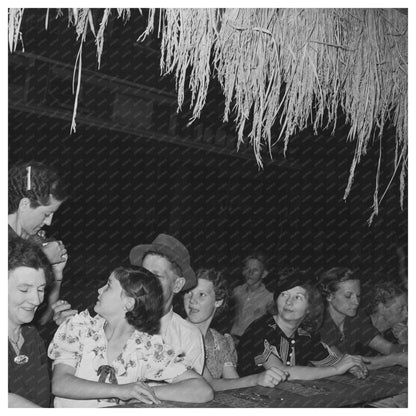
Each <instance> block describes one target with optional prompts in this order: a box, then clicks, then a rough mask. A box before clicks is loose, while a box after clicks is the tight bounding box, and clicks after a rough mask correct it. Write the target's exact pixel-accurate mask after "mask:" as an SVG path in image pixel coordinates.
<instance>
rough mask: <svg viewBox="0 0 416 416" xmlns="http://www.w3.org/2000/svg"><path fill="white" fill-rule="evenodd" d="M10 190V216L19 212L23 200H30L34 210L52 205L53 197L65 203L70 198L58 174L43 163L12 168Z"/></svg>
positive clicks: (10, 171)
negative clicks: (41, 206)
mask: <svg viewBox="0 0 416 416" xmlns="http://www.w3.org/2000/svg"><path fill="white" fill-rule="evenodd" d="M29 167H30V174H29V171H28V168H29ZM28 183H30V186H28ZM8 188H9V189H8V190H9V207H8V209H9V214H13V213H14V212H16V211H17V209H18V208H19V203H20V200H21V199H23V198H28V199H29V200H30V206H31V207H32V208H37V207H39V206H40V205H50V203H51V195H52V196H53V197H54V198H55V199H56V200H57V201H64V200H65V199H66V198H67V196H68V195H67V190H66V187H65V185H64V184H63V182H62V180H61V179H60V178H59V176H58V174H57V172H56V171H55V170H54V169H52V168H49V167H47V166H46V165H44V164H43V163H40V162H35V161H31V162H27V163H19V164H16V165H14V166H12V167H11V168H10V169H9V185H8ZM28 188H30V189H28Z"/></svg>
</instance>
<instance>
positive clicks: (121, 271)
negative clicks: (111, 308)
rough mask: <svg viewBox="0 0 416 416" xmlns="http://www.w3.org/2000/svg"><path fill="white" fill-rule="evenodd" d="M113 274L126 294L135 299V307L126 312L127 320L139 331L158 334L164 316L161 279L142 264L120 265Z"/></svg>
mask: <svg viewBox="0 0 416 416" xmlns="http://www.w3.org/2000/svg"><path fill="white" fill-rule="evenodd" d="M113 275H114V277H115V278H116V279H117V280H118V281H119V282H120V285H121V287H122V288H123V290H124V292H125V294H126V295H127V296H130V297H132V298H133V299H134V307H133V309H132V310H131V311H128V312H126V319H127V322H128V323H129V324H130V325H132V326H133V327H134V328H135V329H137V330H138V331H141V332H146V333H148V334H150V335H155V334H158V333H159V332H160V318H161V317H162V316H163V292H162V286H161V285H160V282H159V279H158V278H157V277H156V276H155V275H154V274H153V273H151V272H149V271H148V270H146V269H145V268H143V267H141V266H129V267H118V268H117V269H115V270H114V271H113Z"/></svg>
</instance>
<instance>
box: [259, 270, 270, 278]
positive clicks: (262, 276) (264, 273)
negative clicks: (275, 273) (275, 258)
mask: <svg viewBox="0 0 416 416" xmlns="http://www.w3.org/2000/svg"><path fill="white" fill-rule="evenodd" d="M268 274H269V271H268V270H264V272H263V274H262V275H261V278H262V279H264V278H265V277H266V276H267V275H268Z"/></svg>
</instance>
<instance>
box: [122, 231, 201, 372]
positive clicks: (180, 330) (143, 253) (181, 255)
mask: <svg viewBox="0 0 416 416" xmlns="http://www.w3.org/2000/svg"><path fill="white" fill-rule="evenodd" d="M130 263H131V264H133V265H136V266H142V267H144V268H145V269H147V270H149V271H150V272H152V273H153V274H154V275H156V276H157V277H158V278H159V281H160V283H161V285H162V289H163V303H164V305H163V307H164V316H163V317H162V319H161V321H160V333H161V335H162V338H163V340H164V341H165V342H167V343H168V344H169V345H171V346H172V347H173V348H174V349H175V351H176V352H177V353H179V354H184V359H185V363H186V364H187V365H188V366H189V367H191V368H193V369H194V370H195V371H196V372H197V373H199V374H202V370H203V367H204V357H205V351H204V343H203V339H202V335H201V332H200V331H199V330H198V328H197V327H195V326H194V325H192V324H191V323H189V322H188V321H185V320H184V319H183V318H181V317H180V316H179V315H178V314H177V313H175V312H173V308H172V302H173V298H174V296H175V294H176V293H179V292H181V291H183V290H189V289H191V288H192V287H194V286H196V276H195V272H194V271H193V270H192V267H191V259H190V256H189V252H188V250H187V249H186V247H185V246H184V245H183V244H182V243H181V242H180V241H178V240H177V239H176V238H174V237H172V236H170V235H167V234H159V235H158V236H157V237H156V238H155V239H154V241H153V242H152V243H151V244H140V245H138V246H135V247H133V248H132V249H131V251H130Z"/></svg>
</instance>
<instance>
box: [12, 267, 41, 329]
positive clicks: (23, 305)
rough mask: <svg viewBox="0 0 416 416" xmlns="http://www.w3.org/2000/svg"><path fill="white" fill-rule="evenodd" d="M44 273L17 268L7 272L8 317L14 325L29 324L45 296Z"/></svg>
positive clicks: (29, 268)
mask: <svg viewBox="0 0 416 416" xmlns="http://www.w3.org/2000/svg"><path fill="white" fill-rule="evenodd" d="M45 286H46V279H45V272H44V271H43V269H39V270H37V269H33V268H31V267H17V268H16V269H14V270H11V271H9V284H8V291H9V296H8V315H9V321H10V322H11V323H13V324H15V325H22V324H27V323H29V322H31V321H32V320H33V318H34V316H35V312H36V310H37V308H38V306H39V305H40V304H41V303H42V302H43V298H44V295H45Z"/></svg>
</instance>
